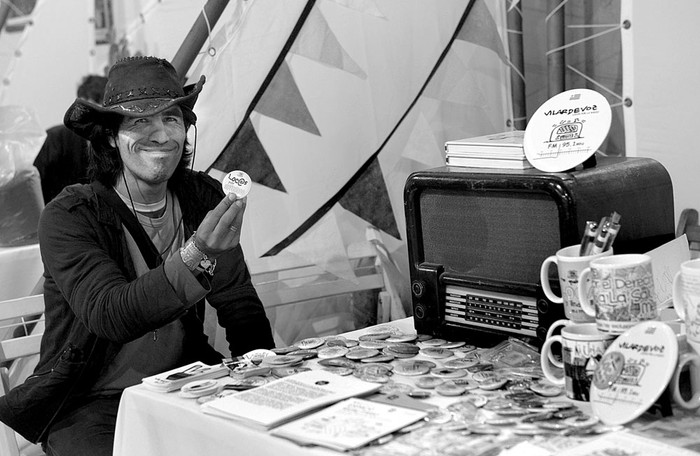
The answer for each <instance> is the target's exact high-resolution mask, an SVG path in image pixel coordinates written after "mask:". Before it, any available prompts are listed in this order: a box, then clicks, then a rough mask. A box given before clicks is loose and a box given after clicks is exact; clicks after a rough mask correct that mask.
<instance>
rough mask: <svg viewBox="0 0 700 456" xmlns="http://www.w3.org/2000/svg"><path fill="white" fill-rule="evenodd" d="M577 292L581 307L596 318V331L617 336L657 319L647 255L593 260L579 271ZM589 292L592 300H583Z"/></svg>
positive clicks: (649, 258)
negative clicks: (640, 324) (641, 323)
mask: <svg viewBox="0 0 700 456" xmlns="http://www.w3.org/2000/svg"><path fill="white" fill-rule="evenodd" d="M578 290H579V300H580V302H581V308H582V309H583V311H584V312H585V313H586V314H588V315H590V316H592V317H595V321H596V324H597V327H598V330H599V331H602V332H605V333H609V334H616V335H620V334H622V333H624V332H625V331H627V330H628V329H630V328H632V327H633V326H635V325H636V324H637V323H640V322H642V321H647V320H657V319H658V317H659V310H658V305H657V302H656V294H655V293H654V275H653V273H652V264H651V257H650V256H649V255H645V254H639V253H627V254H622V255H612V256H609V257H603V258H596V259H595V260H592V261H591V264H590V266H589V267H587V268H585V269H584V270H583V271H581V277H580V279H579V284H578ZM589 293H590V296H591V297H592V301H588V300H587V299H584V298H586V297H588V296H589Z"/></svg>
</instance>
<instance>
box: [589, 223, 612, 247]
mask: <svg viewBox="0 0 700 456" xmlns="http://www.w3.org/2000/svg"><path fill="white" fill-rule="evenodd" d="M609 226H610V217H608V216H607V215H606V216H605V217H603V218H602V219H601V220H600V224H599V225H598V231H597V232H596V237H595V241H594V242H593V247H592V248H591V252H590V253H589V255H596V254H598V253H600V252H602V251H603V250H604V249H605V243H606V241H607V239H608V228H609Z"/></svg>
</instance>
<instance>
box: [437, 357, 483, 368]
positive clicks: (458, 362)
mask: <svg viewBox="0 0 700 456" xmlns="http://www.w3.org/2000/svg"><path fill="white" fill-rule="evenodd" d="M476 364H479V359H478V358H474V359H466V358H455V359H450V360H448V361H445V363H444V364H443V366H445V367H449V368H451V369H466V368H468V367H472V366H474V365H476Z"/></svg>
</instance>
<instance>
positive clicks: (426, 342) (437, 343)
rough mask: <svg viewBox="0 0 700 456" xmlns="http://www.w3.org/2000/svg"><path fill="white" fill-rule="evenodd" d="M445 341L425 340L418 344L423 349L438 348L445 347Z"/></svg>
mask: <svg viewBox="0 0 700 456" xmlns="http://www.w3.org/2000/svg"><path fill="white" fill-rule="evenodd" d="M446 343H447V341H446V340H445V339H437V338H436V339H426V340H423V341H421V342H420V344H421V345H422V346H424V347H438V346H440V345H445V344H446Z"/></svg>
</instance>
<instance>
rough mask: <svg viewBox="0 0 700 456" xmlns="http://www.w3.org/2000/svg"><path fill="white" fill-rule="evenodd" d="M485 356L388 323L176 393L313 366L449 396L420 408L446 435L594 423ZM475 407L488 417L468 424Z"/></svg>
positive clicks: (578, 427) (258, 358)
mask: <svg viewBox="0 0 700 456" xmlns="http://www.w3.org/2000/svg"><path fill="white" fill-rule="evenodd" d="M487 351H488V349H479V348H476V347H474V346H472V345H468V344H466V343H464V342H451V341H447V340H444V339H439V338H433V337H431V336H427V335H416V334H405V333H402V332H401V331H399V330H398V328H396V327H394V326H392V325H390V324H386V325H379V326H375V327H372V328H368V329H367V332H366V333H365V334H363V335H361V336H359V337H358V338H357V339H349V338H345V337H342V336H331V337H326V338H320V337H312V338H307V339H303V340H300V341H298V342H296V343H295V344H293V345H291V346H288V347H281V348H273V349H271V350H254V351H252V352H250V353H247V354H246V355H244V356H243V357H241V359H239V362H238V363H237V364H236V365H235V366H233V365H230V366H229V368H230V373H229V378H228V379H226V380H225V381H219V382H217V381H215V380H213V381H212V380H210V381H209V382H213V383H201V384H193V385H186V386H185V387H183V389H182V391H181V393H180V394H181V395H182V396H184V397H193V398H197V399H198V401H199V402H206V401H208V400H212V399H215V398H218V397H222V396H223V395H226V394H232V393H234V392H236V391H241V390H245V389H250V388H255V387H257V386H260V385H264V384H265V383H267V382H270V381H272V380H275V379H277V378H282V377H286V376H289V375H293V374H296V373H299V372H303V371H307V370H310V369H311V368H312V366H314V368H315V369H318V368H319V367H320V368H322V369H326V370H328V371H331V372H334V373H336V374H338V375H354V376H356V377H358V378H360V379H362V380H364V381H368V382H373V383H380V384H382V387H381V389H380V390H379V393H380V394H387V395H389V394H391V395H399V396H404V397H407V398H409V399H408V400H414V401H419V402H420V400H421V399H426V398H429V397H431V396H432V395H438V396H448V397H452V398H453V399H454V401H455V402H453V403H451V404H450V405H449V407H447V408H441V407H437V406H435V407H432V406H431V405H430V404H425V403H424V404H425V405H427V407H426V408H428V409H429V410H430V413H429V415H428V417H427V418H426V420H424V422H421V423H422V424H428V423H433V424H439V425H448V423H449V426H448V427H449V429H450V430H459V431H460V432H462V433H465V432H466V433H471V434H497V433H500V432H501V430H504V429H506V428H508V427H510V428H511V430H512V432H514V433H518V434H523V435H525V434H528V435H536V434H544V433H553V432H567V433H572V432H575V433H584V432H592V429H593V428H594V427H595V426H596V425H597V424H598V420H597V419H596V418H595V417H590V416H587V415H585V414H584V413H583V412H582V411H581V410H580V409H579V408H578V407H576V406H575V404H574V403H573V402H571V401H569V400H568V399H563V398H559V397H558V396H562V395H563V389H562V387H560V386H557V385H553V384H551V383H549V382H547V381H546V380H544V379H542V378H540V377H538V376H536V375H534V374H533V375H528V374H524V373H523V372H525V371H526V369H522V370H518V369H512V368H509V369H499V368H498V366H496V365H494V364H492V363H491V362H488V361H487V360H486V359H485V357H482V355H483V354H484V353H487ZM486 358H487V357H486ZM214 385H216V386H214ZM480 410H483V411H485V412H487V414H488V416H489V418H488V419H486V420H483V419H480V420H479V421H478V422H477V421H473V422H471V423H470V425H469V426H466V425H465V423H468V422H469V420H470V417H471V419H473V418H474V415H475V414H476V413H477V412H479V411H480ZM421 423H419V424H417V425H416V426H420V425H422V424H421ZM453 427H459V429H456V428H455V429H452V428H453Z"/></svg>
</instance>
